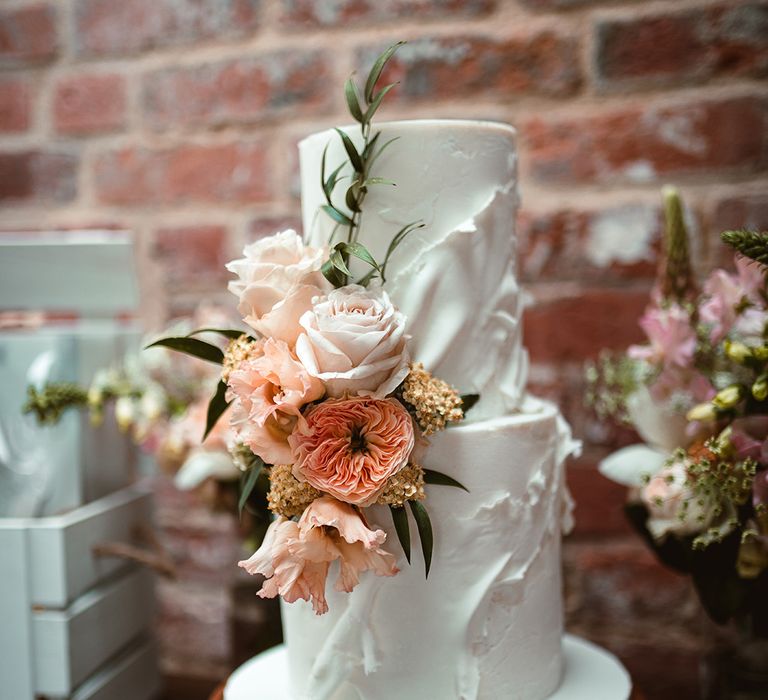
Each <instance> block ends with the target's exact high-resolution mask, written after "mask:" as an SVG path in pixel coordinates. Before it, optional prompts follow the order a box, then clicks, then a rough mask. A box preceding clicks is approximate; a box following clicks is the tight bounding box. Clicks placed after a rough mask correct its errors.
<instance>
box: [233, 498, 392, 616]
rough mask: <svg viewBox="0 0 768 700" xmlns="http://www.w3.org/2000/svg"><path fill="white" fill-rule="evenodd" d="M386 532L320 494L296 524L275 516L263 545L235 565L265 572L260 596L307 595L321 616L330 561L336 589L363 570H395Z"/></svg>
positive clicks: (287, 597)
mask: <svg viewBox="0 0 768 700" xmlns="http://www.w3.org/2000/svg"><path fill="white" fill-rule="evenodd" d="M386 537H387V536H386V534H385V533H384V531H383V530H371V529H369V528H368V527H367V525H366V523H365V522H364V520H363V519H362V517H361V516H360V514H359V513H358V512H357V511H356V510H355V509H354V508H353V507H352V506H350V505H347V504H346V503H341V502H339V501H337V500H335V499H333V498H330V497H329V496H323V497H322V498H318V499H317V500H315V501H314V502H313V503H312V504H311V505H310V506H308V507H307V509H306V510H305V511H304V514H303V515H302V516H301V519H300V520H299V522H298V523H296V522H294V521H292V520H286V519H285V518H282V517H280V518H278V519H277V520H275V521H274V522H273V523H272V524H271V525H270V526H269V529H268V530H267V534H266V537H265V538H264V542H263V543H262V545H261V547H260V548H259V549H258V550H257V551H256V553H255V554H254V555H253V556H252V557H251V558H250V559H248V560H246V561H241V562H239V566H241V567H242V568H244V569H245V570H246V571H247V572H248V573H250V574H262V575H263V576H266V577H267V580H266V581H265V582H264V585H263V586H262V588H261V590H260V591H259V595H260V596H261V597H262V598H274V597H275V596H277V595H281V596H282V597H283V599H284V600H285V601H286V602H288V603H293V602H295V601H296V600H299V599H301V600H308V601H311V602H312V607H313V609H314V611H315V613H317V614H318V615H322V614H323V613H326V612H328V603H327V602H326V599H325V582H326V579H327V576H328V568H329V566H330V564H331V562H332V561H335V560H336V559H338V560H339V566H340V568H339V576H338V578H337V580H336V584H335V588H336V590H338V591H346V592H347V593H349V592H351V591H352V589H353V588H354V587H355V586H356V585H357V584H358V583H359V581H360V574H361V573H363V572H364V571H373V572H374V573H375V574H377V575H378V576H394V575H395V574H396V573H398V568H397V566H396V562H395V557H394V556H393V555H392V554H390V553H389V552H386V551H385V550H383V549H381V545H382V544H383V543H384V540H385V539H386Z"/></svg>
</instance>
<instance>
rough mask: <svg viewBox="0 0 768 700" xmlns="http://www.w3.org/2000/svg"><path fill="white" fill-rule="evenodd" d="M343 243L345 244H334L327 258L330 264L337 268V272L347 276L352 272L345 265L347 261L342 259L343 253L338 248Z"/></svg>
mask: <svg viewBox="0 0 768 700" xmlns="http://www.w3.org/2000/svg"><path fill="white" fill-rule="evenodd" d="M343 245H346V243H338V244H337V245H336V246H334V248H333V250H332V251H331V254H330V256H329V258H328V260H329V262H330V263H331V265H333V266H334V267H335V268H336V269H337V270H339V272H341V273H343V274H345V275H347V276H349V275H351V274H352V273H351V272H350V271H349V268H348V267H347V263H346V261H345V260H344V255H343V254H342V252H341V250H340V246H343Z"/></svg>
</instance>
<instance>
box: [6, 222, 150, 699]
mask: <svg viewBox="0 0 768 700" xmlns="http://www.w3.org/2000/svg"><path fill="white" fill-rule="evenodd" d="M137 307H138V291H137V283H136V275H135V269H134V262H133V245H132V239H131V236H130V235H129V234H127V233H123V232H114V231H107V232H94V231H89V232H66V233H61V232H55V233H41V234H23V235H18V236H16V235H13V234H3V235H2V236H0V314H3V313H5V322H4V323H3V324H0V384H1V385H2V387H3V391H2V392H0V700H34V699H35V698H37V697H41V696H44V697H46V698H50V699H59V698H62V699H63V698H72V699H73V700H86V698H87V699H89V700H95V699H96V698H98V699H99V700H149V699H150V698H152V697H154V696H155V695H156V693H157V690H158V687H159V676H158V670H157V660H156V653H155V649H154V646H153V642H152V639H151V635H150V633H149V630H150V627H151V622H152V614H153V610H152V608H153V600H154V593H153V580H152V575H151V574H150V573H149V572H147V571H146V570H145V569H143V568H141V567H140V566H139V565H137V564H136V563H134V562H132V561H129V560H126V559H122V558H116V557H114V556H111V555H109V554H107V555H105V552H107V553H110V552H111V553H114V551H115V550H119V549H120V548H121V545H133V544H134V543H135V542H136V539H137V536H138V534H139V533H140V532H146V529H147V526H148V524H149V523H150V522H151V515H152V513H151V499H150V496H149V494H147V493H144V492H142V491H141V490H139V489H137V488H136V487H134V486H132V485H131V484H132V482H133V480H134V478H135V468H136V455H135V450H134V448H133V447H132V446H131V444H130V441H129V439H128V438H127V437H126V436H125V435H122V434H121V433H120V432H119V431H118V430H117V428H116V427H115V425H114V422H113V421H109V420H107V421H105V422H104V424H103V425H102V426H100V427H99V428H97V429H94V428H93V426H91V425H90V423H89V420H88V417H87V415H84V414H81V413H80V412H77V411H70V412H69V413H67V414H66V415H65V416H64V418H63V420H61V421H60V422H59V423H58V424H57V425H55V426H38V425H37V424H36V421H35V419H34V417H33V416H24V415H22V412H21V407H22V406H23V404H24V402H25V400H26V388H27V385H28V384H34V385H36V386H38V387H40V388H42V386H43V385H44V384H45V382H47V381H73V382H77V383H78V384H80V385H82V386H88V384H89V383H90V381H91V379H92V378H93V375H94V374H95V372H96V371H97V370H99V369H101V368H105V367H108V366H109V365H111V364H113V363H114V362H116V361H119V360H120V358H121V357H122V356H123V355H124V354H125V352H126V351H128V350H131V349H136V348H138V346H139V341H140V332H139V327H138V325H137V324H136V323H135V321H133V320H131V319H132V317H133V314H134V313H135V311H136V309H137ZM8 312H13V315H14V316H17V317H18V318H19V319H20V322H19V323H12V322H9V321H8V319H9V318H10V314H9V313H8ZM2 318H3V316H1V315H0V319H2ZM51 318H58V319H59V320H58V321H55V322H52V321H51V320H50V319H51ZM2 326H5V328H3V327H2Z"/></svg>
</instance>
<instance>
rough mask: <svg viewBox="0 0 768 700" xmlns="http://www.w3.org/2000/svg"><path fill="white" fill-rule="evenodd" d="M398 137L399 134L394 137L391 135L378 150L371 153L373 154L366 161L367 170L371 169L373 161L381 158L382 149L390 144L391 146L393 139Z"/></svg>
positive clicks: (395, 139)
mask: <svg viewBox="0 0 768 700" xmlns="http://www.w3.org/2000/svg"><path fill="white" fill-rule="evenodd" d="M399 138H400V137H399V136H394V137H392V138H391V139H389V141H387V142H386V143H384V144H382V146H381V148H379V150H378V151H376V153H374V154H373V156H371V159H370V160H369V161H368V172H370V171H371V168H372V167H373V164H374V163H375V162H376V161H377V160H378V159H379V158H381V154H382V153H384V151H386V150H387V148H389V147H390V146H391V145H392V144H393V143H394V142H395V141H397V140H398V139H399Z"/></svg>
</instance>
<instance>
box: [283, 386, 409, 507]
mask: <svg viewBox="0 0 768 700" xmlns="http://www.w3.org/2000/svg"><path fill="white" fill-rule="evenodd" d="M288 442H289V443H290V445H291V449H292V451H293V460H292V461H293V464H294V467H293V473H294V476H295V477H296V478H297V479H298V480H299V481H306V482H309V483H310V484H312V486H314V487H315V488H316V489H318V490H320V491H324V492H326V493H329V494H331V495H332V496H334V497H336V498H338V499H339V500H343V501H345V502H347V503H354V504H356V505H368V504H369V503H371V502H372V501H373V500H375V498H376V496H377V495H378V494H379V493H380V491H381V490H382V489H383V488H384V486H385V485H386V482H387V479H389V477H390V476H392V475H393V474H395V473H396V472H398V471H399V470H400V469H402V468H403V467H404V466H405V465H406V464H407V462H408V458H409V456H410V454H411V451H412V450H413V446H414V431H413V422H412V420H411V417H410V415H409V414H408V411H406V410H405V408H404V407H403V405H402V404H401V403H400V402H399V401H397V399H391V398H390V399H375V398H373V397H368V396H353V397H349V398H347V399H328V400H326V401H324V402H323V403H321V404H318V405H316V406H314V407H312V408H311V409H310V410H309V411H308V412H307V414H306V421H305V422H304V423H303V424H299V425H298V426H297V428H296V431H295V432H294V433H293V434H292V435H291V436H290V437H289V438H288Z"/></svg>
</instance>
